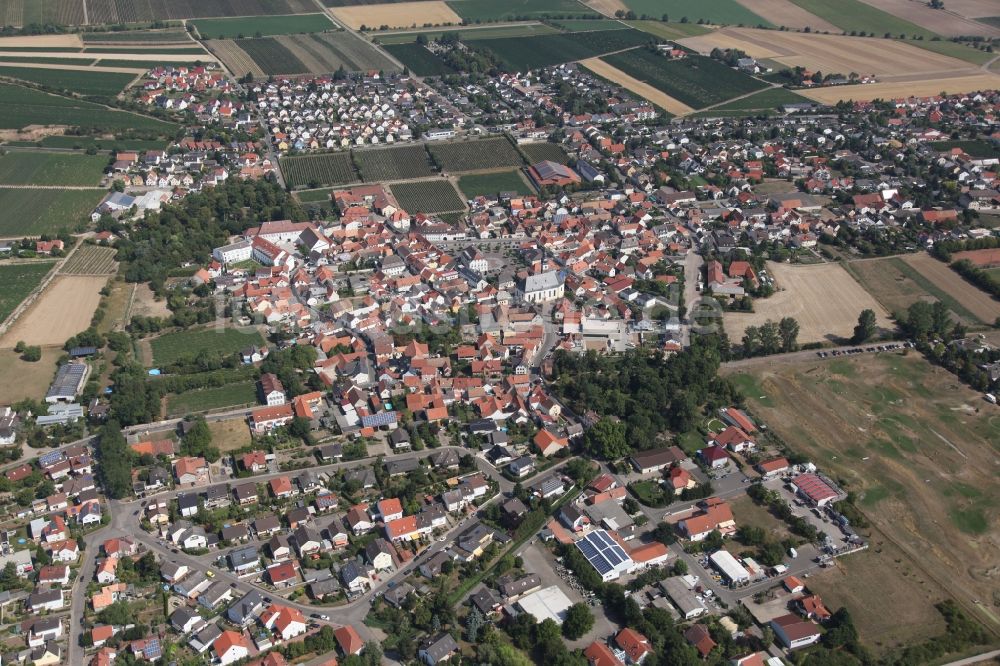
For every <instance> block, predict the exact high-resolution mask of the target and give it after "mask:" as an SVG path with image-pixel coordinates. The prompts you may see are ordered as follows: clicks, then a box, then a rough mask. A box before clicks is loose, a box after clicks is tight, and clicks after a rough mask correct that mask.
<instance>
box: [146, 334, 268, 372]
mask: <svg viewBox="0 0 1000 666" xmlns="http://www.w3.org/2000/svg"><path fill="white" fill-rule="evenodd" d="M262 344H264V339H263V338H262V337H261V335H260V333H259V332H258V331H257V329H255V328H248V329H235V328H221V329H220V328H203V329H199V330H188V331H176V332H174V333H167V334H165V335H161V336H159V337H157V338H154V339H152V340H151V341H150V346H151V347H152V350H153V362H154V363H155V364H157V365H160V366H163V365H169V364H171V363H173V362H175V361H177V360H180V359H182V358H192V357H195V356H197V355H198V354H200V353H202V352H210V353H218V354H234V353H236V352H238V351H239V350H241V349H243V348H244V347H249V346H250V345H262Z"/></svg>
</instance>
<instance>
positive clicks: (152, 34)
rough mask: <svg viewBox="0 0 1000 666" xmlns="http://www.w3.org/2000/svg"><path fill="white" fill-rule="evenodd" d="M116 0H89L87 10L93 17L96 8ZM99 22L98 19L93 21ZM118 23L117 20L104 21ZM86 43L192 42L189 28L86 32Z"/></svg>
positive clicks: (84, 38) (84, 36)
mask: <svg viewBox="0 0 1000 666" xmlns="http://www.w3.org/2000/svg"><path fill="white" fill-rule="evenodd" d="M114 1H115V0H87V12H88V14H89V15H90V16H91V17H95V15H94V14H93V12H94V8H95V7H96V6H98V5H100V4H102V3H113V2H114ZM91 22H92V23H98V21H91ZM102 22H104V23H117V21H102ZM82 37H83V41H84V43H85V44H105V43H107V44H131V43H139V44H172V43H180V42H188V43H191V36H190V35H189V34H188V32H187V30H126V31H121V32H85V33H83V35H82Z"/></svg>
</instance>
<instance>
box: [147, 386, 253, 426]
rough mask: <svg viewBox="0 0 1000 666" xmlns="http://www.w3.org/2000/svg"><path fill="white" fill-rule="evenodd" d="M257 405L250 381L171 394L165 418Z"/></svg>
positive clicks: (168, 398)
mask: <svg viewBox="0 0 1000 666" xmlns="http://www.w3.org/2000/svg"><path fill="white" fill-rule="evenodd" d="M256 403H257V387H256V386H255V385H254V383H253V382H251V381H245V382H240V383H239V384H226V385H225V386H215V387H212V388H205V389H198V390H196V391H186V392H184V393H172V394H170V395H168V396H167V416H168V417H172V416H184V415H186V414H194V413H196V412H207V411H209V410H212V409H223V408H225V407H239V406H241V405H254V404H256Z"/></svg>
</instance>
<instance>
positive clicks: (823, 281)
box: [724, 262, 892, 344]
mask: <svg viewBox="0 0 1000 666" xmlns="http://www.w3.org/2000/svg"><path fill="white" fill-rule="evenodd" d="M767 270H768V272H769V273H770V274H771V275H772V276H773V277H774V279H775V283H776V289H777V291H776V292H775V293H774V295H773V296H770V297H769V298H758V299H755V300H754V302H753V307H754V311H753V312H749V313H747V312H727V313H726V314H725V315H724V322H725V326H726V332H727V333H728V334H729V338H730V339H731V340H734V341H739V340H741V339H742V338H743V331H744V329H746V327H747V326H760V325H761V324H763V323H765V322H766V321H768V320H772V321H778V320H780V319H781V318H782V317H794V318H795V319H796V321H798V322H799V339H798V341H799V343H800V344H803V343H807V342H834V341H837V340H842V339H845V338H850V337H851V335H852V334H853V332H854V325H855V324H857V323H858V315H859V314H861V311H862V310H865V309H871V310H873V311H874V312H875V314H876V317H877V321H878V325H879V326H880V327H883V328H886V329H891V328H892V323H891V322H890V320H889V317H888V313H887V312H886V311H885V309H883V308H882V306H881V305H879V304H878V302H877V301H876V300H875V299H874V298H872V297H871V296H870V295H869V294H868V292H866V291H865V290H864V289H863V288H862V287H861V285H859V284H858V283H857V282H856V281H855V280H854V278H852V277H851V276H850V274H849V273H848V272H847V271H845V270H844V269H843V267H841V266H840V265H839V264H815V265H811V266H794V265H790V264H778V263H774V262H769V263H768V264H767Z"/></svg>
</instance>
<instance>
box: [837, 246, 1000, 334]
mask: <svg viewBox="0 0 1000 666" xmlns="http://www.w3.org/2000/svg"><path fill="white" fill-rule="evenodd" d="M935 261H936V260H935ZM844 266H845V268H847V270H848V272H849V273H851V275H853V276H854V277H855V279H857V281H858V282H860V283H861V286H863V287H864V288H865V289H866V290H867V291H868V293H870V294H871V295H872V296H873V297H874V298H875V300H877V301H878V302H879V303H881V304H882V306H883V307H885V309H886V310H888V311H889V312H891V313H905V311H906V309H907V308H908V307H910V306H911V305H913V304H914V303H915V302H917V301H927V302H932V301H941V302H942V303H944V304H945V305H946V306H947V307H948V309H949V310H950V311H951V314H952V316H953V317H954V318H955V319H956V320H958V321H961V322H962V323H964V324H965V325H966V326H976V325H981V324H982V323H983V321H982V320H980V319H979V318H978V317H977V316H976V315H975V314H973V313H972V312H971V311H970V310H969V309H967V308H966V307H965V306H964V305H962V304H961V303H960V302H959V301H958V300H956V299H954V298H952V297H951V296H949V295H948V294H947V293H946V292H945V291H944V290H942V289H941V288H939V287H937V286H936V285H935V284H934V283H932V282H931V281H930V280H928V279H927V278H926V277H924V276H923V275H922V274H921V273H920V272H919V271H918V270H916V269H915V268H914V267H912V266H910V265H909V264H908V263H907V262H905V261H904V260H903V259H902V258H900V257H886V258H882V259H860V260H857V261H850V262H847V263H845V264H844ZM948 270H949V271H950V272H951V269H948ZM956 277H958V276H957V275H956ZM958 279H959V280H961V278H960V277H959V278H958ZM962 284H963V285H965V288H966V289H968V290H970V292H971V291H974V290H976V288H975V287H974V286H973V285H971V284H968V283H966V282H965V281H964V280H962ZM991 321H992V320H991Z"/></svg>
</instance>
